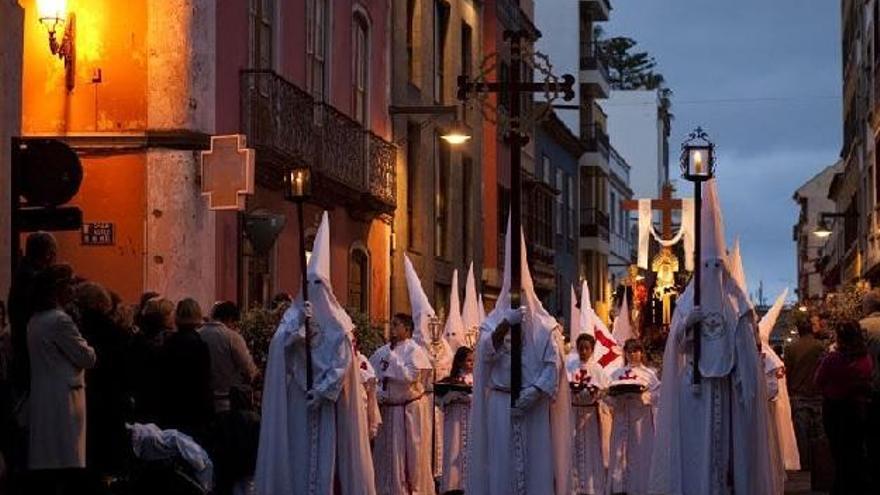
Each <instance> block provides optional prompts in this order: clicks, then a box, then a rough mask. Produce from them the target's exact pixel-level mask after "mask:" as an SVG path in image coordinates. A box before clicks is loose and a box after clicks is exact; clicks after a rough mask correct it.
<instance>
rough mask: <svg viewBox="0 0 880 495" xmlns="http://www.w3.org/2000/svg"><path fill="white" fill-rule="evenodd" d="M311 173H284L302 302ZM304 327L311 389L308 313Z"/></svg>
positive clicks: (301, 169)
mask: <svg viewBox="0 0 880 495" xmlns="http://www.w3.org/2000/svg"><path fill="white" fill-rule="evenodd" d="M311 178H312V174H311V170H310V169H309V167H304V166H295V167H293V168H291V169H290V170H288V172H287V173H286V174H284V199H286V200H288V201H290V202H292V203H294V204H296V218H297V226H298V228H299V268H300V273H301V274H302V295H303V304H304V305H305V303H308V302H309V278H308V276H307V275H306V270H308V267H307V264H306V232H305V226H304V225H303V203H304V202H305V201H306V200H307V199H308V197H309V196H310V195H311V193H312V181H311ZM304 313H305V311H304ZM303 321H304V322H305V329H306V338H305V344H306V388H307V389H308V390H309V391H311V390H312V384H313V380H314V377H313V374H312V373H313V372H312V345H311V344H312V336H311V332H310V331H309V323H310V322H309V315H308V314H307V313H306V314H305V318H304V320H303Z"/></svg>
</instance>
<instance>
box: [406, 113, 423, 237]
mask: <svg viewBox="0 0 880 495" xmlns="http://www.w3.org/2000/svg"><path fill="white" fill-rule="evenodd" d="M421 139H422V128H421V126H420V125H419V124H417V123H410V124H408V125H407V128H406V237H407V247H408V248H409V249H410V250H411V251H418V249H416V242H417V236H416V234H417V230H416V229H417V228H418V227H417V226H416V223H417V222H416V212H417V211H418V210H417V205H416V203H417V201H418V198H419V194H418V192H419V181H418V177H419V149H420V148H421V147H422V143H421Z"/></svg>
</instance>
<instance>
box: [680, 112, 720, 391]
mask: <svg viewBox="0 0 880 495" xmlns="http://www.w3.org/2000/svg"><path fill="white" fill-rule="evenodd" d="M681 174H682V177H683V178H684V179H685V180H687V181H690V182H693V183H694V239H695V242H694V252H696V253H697V254H696V255H697V256H700V253H701V252H702V249H701V246H702V241H703V240H702V228H701V225H700V219H701V217H702V213H701V211H702V208H703V182H707V181H709V180H711V179H712V178H713V177H714V176H715V143H713V142H712V141H711V140H709V136H708V134H706V132H705V131H704V130H703V128H702V127H697V128H696V129H694V132H692V133H690V135H689V136H688V138H687V140H685V142H684V143H682V145H681ZM700 268H701V263H695V266H694V306H695V307H697V306H699V305H700V274H701V269H700ZM701 334H702V330H701V326H700V325H697V326H696V328H695V329H694V369H693V384H694V385H699V384H700V364H699V363H700V346H701Z"/></svg>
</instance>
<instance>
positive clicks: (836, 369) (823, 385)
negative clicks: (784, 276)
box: [815, 321, 873, 495]
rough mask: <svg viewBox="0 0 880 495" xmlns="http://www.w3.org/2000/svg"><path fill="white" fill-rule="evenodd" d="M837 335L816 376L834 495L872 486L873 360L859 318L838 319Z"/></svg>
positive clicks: (852, 493) (863, 490)
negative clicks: (869, 440) (869, 455)
mask: <svg viewBox="0 0 880 495" xmlns="http://www.w3.org/2000/svg"><path fill="white" fill-rule="evenodd" d="M836 337H837V349H836V350H834V351H832V352H829V353H828V354H827V355H826V356H825V357H824V358H823V359H822V361H821V362H820V363H819V367H818V368H817V369H816V376H815V383H816V387H817V388H818V389H819V391H820V392H821V393H822V397H823V399H824V400H823V402H822V419H823V423H824V425H825V434H826V435H827V436H828V442H829V444H830V445H831V456H832V457H833V458H834V469H835V470H834V486H833V488H832V490H831V495H844V494H846V495H860V494H865V493H868V490H869V489H868V485H867V482H866V481H867V480H866V478H867V476H868V472H867V469H866V468H867V459H866V445H865V430H866V428H867V411H868V398H869V396H870V393H871V372H872V370H873V363H872V362H871V358H870V356H869V355H868V352H867V347H866V345H865V339H864V336H863V334H862V329H861V327H860V326H859V324H858V322H856V321H844V322H840V323H838V325H837V329H836Z"/></svg>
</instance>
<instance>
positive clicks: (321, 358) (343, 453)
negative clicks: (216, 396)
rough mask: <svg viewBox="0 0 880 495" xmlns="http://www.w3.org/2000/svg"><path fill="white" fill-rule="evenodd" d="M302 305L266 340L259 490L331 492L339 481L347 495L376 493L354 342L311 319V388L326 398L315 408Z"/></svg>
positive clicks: (265, 493) (269, 493)
mask: <svg viewBox="0 0 880 495" xmlns="http://www.w3.org/2000/svg"><path fill="white" fill-rule="evenodd" d="M298 304H301V303H294V306H292V307H291V308H290V309H288V311H287V312H286V313H285V315H284V318H283V320H282V323H281V324H280V325H279V328H278V331H276V332H275V335H274V336H273V337H272V342H271V344H270V346H269V362H268V365H267V371H266V382H265V387H264V392H263V409H262V423H261V428H260V446H259V451H258V457H257V471H256V474H255V485H256V492H257V493H258V494H260V495H275V494H279V493H297V494H299V493H302V494H310V495H311V494H314V495H321V494H326V493H334V491H333V490H334V484H335V483H336V482H337V481H338V483H339V487H340V489H341V493H342V494H345V495H373V494H375V493H376V492H375V483H374V481H373V479H374V478H373V465H372V457H371V455H370V450H369V440H368V437H367V435H368V432H367V426H366V425H367V423H366V412H365V410H364V408H363V407H362V404H363V402H362V398H363V396H362V394H361V388H360V375H359V373H358V368H357V366H356V365H355V362H354V359H353V354H352V345H351V340H350V339H349V336H348V335H347V334H346V333H345V332H342V331H335V332H330V331H324V330H323V329H322V328H321V323H320V322H319V320H318V319H317V318H316V319H313V320H312V322H311V324H312V325H314V326H315V328H314V330H315V335H314V337H313V338H312V370H313V377H314V383H313V388H312V389H313V393H314V394H316V395H317V396H319V397H321V398H322V399H323V402H322V405H321V406H320V407H319V408H317V409H315V410H311V411H310V410H309V409H308V407H307V400H306V365H305V362H306V353H305V346H304V343H305V332H304V327H303V326H302V325H301V322H302V320H301V314H298V313H300V311H299V307H298ZM326 324H327V325H333V324H334V323H333V322H328V323H326Z"/></svg>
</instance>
